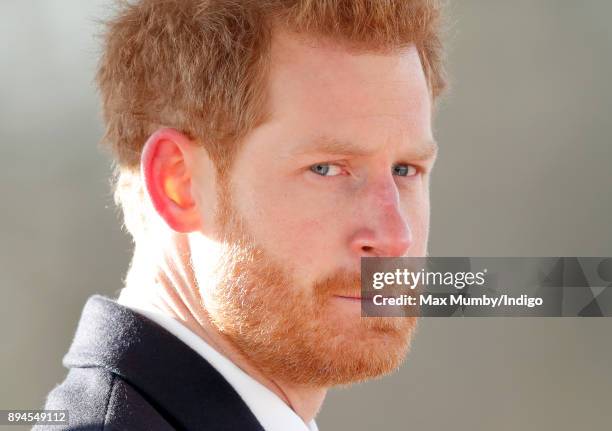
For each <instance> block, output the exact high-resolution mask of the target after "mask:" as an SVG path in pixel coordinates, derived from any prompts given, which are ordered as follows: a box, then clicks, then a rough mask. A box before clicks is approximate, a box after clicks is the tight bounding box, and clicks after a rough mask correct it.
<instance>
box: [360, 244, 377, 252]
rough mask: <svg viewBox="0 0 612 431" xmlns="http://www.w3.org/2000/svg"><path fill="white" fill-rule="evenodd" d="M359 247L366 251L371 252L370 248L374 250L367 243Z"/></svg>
mask: <svg viewBox="0 0 612 431" xmlns="http://www.w3.org/2000/svg"><path fill="white" fill-rule="evenodd" d="M361 249H362V250H363V251H365V252H366V253H371V252H372V250H374V248H373V247H371V246H369V245H364V246H363V247H361Z"/></svg>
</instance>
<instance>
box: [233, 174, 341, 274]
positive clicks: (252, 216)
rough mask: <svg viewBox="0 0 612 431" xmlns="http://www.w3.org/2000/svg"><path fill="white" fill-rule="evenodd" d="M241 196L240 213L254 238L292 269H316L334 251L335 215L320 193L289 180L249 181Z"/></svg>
mask: <svg viewBox="0 0 612 431" xmlns="http://www.w3.org/2000/svg"><path fill="white" fill-rule="evenodd" d="M260 186H261V187H260ZM242 196H243V197H244V199H241V200H242V207H243V208H242V211H241V212H242V214H244V216H245V218H246V223H247V226H248V228H249V230H250V231H251V233H252V234H253V236H254V237H255V240H256V241H257V242H258V243H259V244H260V245H261V246H262V247H264V248H265V250H266V251H267V252H268V253H270V254H271V255H272V256H273V257H275V258H276V259H278V260H279V261H281V262H284V263H285V264H286V265H288V266H291V267H292V268H293V269H294V270H295V271H299V270H300V268H302V269H306V268H308V269H313V268H318V267H319V266H322V265H323V263H324V262H329V259H330V255H331V254H333V253H335V252H336V250H337V244H338V243H339V237H338V235H339V233H338V232H339V230H338V227H339V226H337V215H334V205H333V202H326V198H325V197H323V196H321V194H320V193H319V194H313V193H312V192H311V191H309V190H304V188H300V187H292V186H291V184H289V183H286V184H278V185H275V186H274V187H270V186H267V187H263V185H262V184H251V187H249V189H248V190H246V188H245V189H244V191H243V192H242ZM249 196H250V197H249ZM330 200H331V199H330ZM334 232H335V236H334Z"/></svg>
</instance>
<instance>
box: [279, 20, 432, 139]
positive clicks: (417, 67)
mask: <svg viewBox="0 0 612 431" xmlns="http://www.w3.org/2000/svg"><path fill="white" fill-rule="evenodd" d="M270 59H271V63H270V72H269V75H268V76H269V78H268V79H269V81H268V104H269V106H268V109H269V112H270V114H271V116H272V117H276V118H277V119H279V118H282V119H285V120H287V121H293V122H296V123H299V124H301V125H303V126H304V127H317V128H318V127H325V126H326V125H327V126H330V127H333V128H335V129H339V128H341V127H342V125H343V124H345V123H347V122H352V123H353V126H355V125H361V126H363V127H367V126H369V125H371V122H372V121H379V122H384V123H386V124H387V127H392V128H397V129H398V130H399V129H402V130H404V132H409V133H412V134H415V133H418V134H425V135H427V134H429V133H430V132H429V130H428V129H429V127H430V124H429V123H430V115H431V100H430V95H429V91H428V88H427V82H426V79H425V75H424V72H423V69H422V65H421V61H420V58H419V54H418V51H417V49H416V47H415V46H408V47H406V48H403V49H401V50H396V51H393V52H371V51H368V52H364V51H354V50H349V49H348V48H347V47H345V46H344V45H341V44H339V43H336V42H333V41H325V40H321V39H315V38H313V37H308V36H298V35H295V34H292V33H289V32H286V31H277V32H275V34H274V37H273V38H272V46H271V57H270ZM390 125H392V126H390ZM424 138H428V137H427V136H425V137H424Z"/></svg>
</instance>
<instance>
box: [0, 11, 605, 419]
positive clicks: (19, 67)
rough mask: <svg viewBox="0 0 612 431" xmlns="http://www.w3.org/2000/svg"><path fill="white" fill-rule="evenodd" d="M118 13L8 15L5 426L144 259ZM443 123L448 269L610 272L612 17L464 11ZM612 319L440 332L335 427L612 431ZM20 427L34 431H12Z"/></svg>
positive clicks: (2, 54)
mask: <svg viewBox="0 0 612 431" xmlns="http://www.w3.org/2000/svg"><path fill="white" fill-rule="evenodd" d="M105 3H106V2H105V1H101V0H96V1H80V0H62V1H59V0H56V1H51V0H39V1H34V0H27V1H26V0H12V1H11V0H8V1H7V0H3V1H2V2H1V3H0V40H1V41H2V42H1V45H0V140H1V141H2V144H1V145H0V179H1V181H0V196H1V197H2V211H0V226H1V228H0V235H1V241H0V286H1V289H2V291H1V298H2V300H1V302H0V336H1V339H2V343H1V344H0V358H1V361H2V362H1V366H0V409H8V408H21V409H26V408H39V407H40V406H42V404H43V403H44V397H45V395H46V393H47V392H48V391H49V390H50V389H51V388H52V387H53V385H55V384H56V383H58V382H59V381H61V379H62V378H63V376H64V374H65V370H64V369H63V368H62V366H61V362H60V361H61V357H62V356H63V354H64V353H65V351H66V350H67V348H68V346H69V343H70V340H71V337H72V335H73V332H74V329H75V325H76V322H77V319H78V316H79V314H80V311H81V308H82V306H83V304H84V302H85V300H86V298H87V297H88V296H89V295H91V294H92V293H94V292H99V293H104V294H108V295H113V294H115V293H116V292H117V291H118V289H119V288H120V287H121V283H122V278H123V276H124V273H125V270H126V268H127V265H128V262H129V257H130V254H131V243H130V241H129V239H128V238H127V237H126V236H125V235H124V234H123V233H122V232H121V231H120V229H119V223H118V217H117V213H116V210H115V209H114V207H113V204H112V199H111V196H110V192H109V187H108V174H109V162H108V160H107V158H106V157H105V156H104V155H103V154H102V153H101V152H100V151H99V150H98V149H97V148H96V143H97V141H98V139H99V138H100V136H101V133H102V127H101V123H100V119H99V109H98V102H97V97H96V93H95V90H94V87H93V85H92V78H93V73H94V69H95V62H96V58H97V55H98V52H97V42H96V40H95V39H94V37H93V35H94V33H95V32H96V25H95V19H96V18H99V17H101V16H103V15H104V13H105V12H104V11H105V8H104V7H103V5H104V4H105ZM449 16H450V20H451V24H452V27H451V31H450V33H449V45H448V47H449V71H450V75H451V78H452V87H453V88H452V91H451V93H450V94H449V95H448V96H447V97H446V98H445V99H444V101H443V103H442V105H441V106H440V111H439V115H438V118H437V123H436V133H437V139H438V140H439V142H440V144H441V150H442V151H441V154H440V158H439V162H438V164H437V167H436V172H435V175H434V180H433V189H432V193H433V194H432V236H431V248H430V251H431V254H432V255H434V256H460V255H464V256H575V255H577V256H580V255H582V256H612V229H611V228H610V223H611V222H612V217H611V216H610V214H612V193H611V192H610V186H611V185H612V170H611V169H610V162H611V160H612V145H611V142H610V141H611V137H612V133H611V129H610V127H611V125H610V123H611V112H612V85H610V84H609V79H610V77H611V76H612V55H611V54H612V48H611V47H612V27H611V26H610V25H609V21H610V16H612V2H609V1H607V0H600V1H594V0H593V1H581V2H577V1H571V0H547V1H543V0H540V1H534V0H520V1H519V0H514V1H499V0H498V1H491V0H478V1H477V0H471V1H468V0H462V1H455V2H451V4H450V8H449ZM611 329H612V319H606V318H601V319H595V318H594V319H579V318H548V319H547V318H542V319H525V318H516V319H501V318H497V319H495V318H489V319H486V318H485V319H468V318H466V319H435V318H433V319H432V318H430V319H425V320H423V321H422V322H421V325H420V330H419V333H418V336H417V338H416V340H415V342H414V344H413V352H412V353H411V355H410V358H409V360H408V361H407V362H406V364H405V365H404V366H403V367H402V368H401V370H400V371H399V372H398V373H396V374H394V375H393V376H390V377H387V378H384V379H381V380H378V381H375V382H370V383H367V384H363V385H358V386H353V387H350V388H348V389H341V390H333V391H331V392H330V394H329V396H328V398H327V400H326V403H325V405H324V407H323V410H322V411H321V413H320V415H319V417H318V423H319V426H320V428H321V430H322V431H324V430H340V429H347V430H349V429H350V430H372V429H385V430H409V429H419V430H440V429H443V428H446V427H448V428H452V429H458V430H488V429H497V430H514V429H525V430H532V429H534V430H535V429H538V430H540V429H543V430H549V429H551V430H552V429H554V430H573V429H607V428H609V427H610V425H609V424H610V422H611V419H612V409H611V408H610V404H611V402H612V373H611V372H610V364H611V363H612V343H611V342H610V340H611V336H610V334H611V333H610V330H611ZM10 429H14V430H15V429H18V428H17V427H10Z"/></svg>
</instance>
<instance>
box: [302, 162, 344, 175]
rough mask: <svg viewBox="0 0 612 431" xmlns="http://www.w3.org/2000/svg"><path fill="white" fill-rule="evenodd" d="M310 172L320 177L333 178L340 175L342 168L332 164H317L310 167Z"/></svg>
mask: <svg viewBox="0 0 612 431" xmlns="http://www.w3.org/2000/svg"><path fill="white" fill-rule="evenodd" d="M310 170H311V171H312V172H314V173H315V174H317V175H320V176H322V177H335V176H337V175H340V174H341V173H342V168H341V167H340V166H338V165H334V164H332V163H317V164H316V165H312V166H311V167H310Z"/></svg>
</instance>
